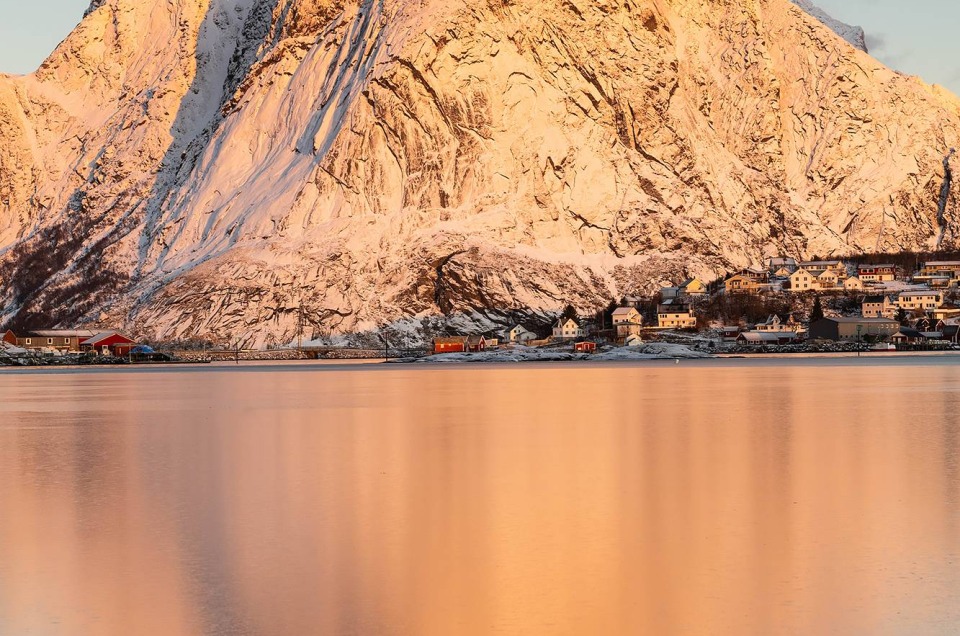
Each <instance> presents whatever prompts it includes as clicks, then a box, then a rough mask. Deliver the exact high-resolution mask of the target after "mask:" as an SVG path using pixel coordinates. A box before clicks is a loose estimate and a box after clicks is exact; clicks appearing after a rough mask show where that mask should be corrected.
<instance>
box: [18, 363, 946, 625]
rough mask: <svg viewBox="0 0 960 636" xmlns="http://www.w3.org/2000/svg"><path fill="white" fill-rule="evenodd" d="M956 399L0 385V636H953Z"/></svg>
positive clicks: (832, 370)
mask: <svg viewBox="0 0 960 636" xmlns="http://www.w3.org/2000/svg"><path fill="white" fill-rule="evenodd" d="M958 379H960V372H958V370H957V369H956V368H955V367H953V366H950V365H948V364H942V363H931V364H929V365H927V366H922V367H921V366H916V367H911V366H905V365H903V364H890V365H884V364H880V365H876V364H874V365H863V366H860V365H855V364H847V365H844V366H841V367H832V366H822V365H819V364H816V363H799V364H792V365H789V364H782V363H772V364H755V363H754V364H750V363H739V364H737V363H727V364H724V365H723V366H721V365H719V364H713V365H710V364H689V365H683V366H679V367H674V366H670V367H667V366H660V365H651V366H642V367H617V366H610V367H582V366H558V367H545V368H534V367H503V368H500V367H498V368H457V369H443V370H437V369H420V368H418V369H412V368H390V369H385V368H366V369H364V368H352V369H349V370H314V369H310V368H301V369H294V370H285V371H281V372H272V371H270V370H267V369H263V370H257V369H254V370H244V369H241V370H233V369H219V370H218V369H213V370H209V371H205V372H202V373H197V372H191V371H171V372H164V373H131V372H122V373H76V374H57V375H45V374H8V375H2V376H0V633H2V634H24V633H64V634H77V635H87V634H90V635H94V634H96V635H102V634H141V635H146V636H150V635H154V634H156V635H160V634H163V635H168V634H187V635H189V634H257V635H259V634H267V635H272V634H277V635H281V634H313V633H316V634H371V633H378V634H418V635H419V634H445V635H446V634H491V633H503V634H631V633H636V634H641V633H650V634H664V633H671V634H677V633H679V634H718V633H731V634H741V633H765V634H777V633H784V634H793V633H924V634H937V633H943V634H947V633H956V632H957V631H958V630H960V600H958V592H957V590H958V589H960V563H958V561H960V474H958V463H960V459H958V452H960V450H958V435H960V432H958V426H960V424H958V418H957V416H956V413H957V412H958V411H960V403H958V402H960V393H958V389H957V387H958V386H960V385H958Z"/></svg>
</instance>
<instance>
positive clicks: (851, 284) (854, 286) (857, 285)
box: [843, 276, 863, 291]
mask: <svg viewBox="0 0 960 636" xmlns="http://www.w3.org/2000/svg"><path fill="white" fill-rule="evenodd" d="M843 288H844V289H845V290H847V291H863V281H862V280H860V279H859V278H857V277H856V276H851V277H850V278H848V279H847V280H845V281H843Z"/></svg>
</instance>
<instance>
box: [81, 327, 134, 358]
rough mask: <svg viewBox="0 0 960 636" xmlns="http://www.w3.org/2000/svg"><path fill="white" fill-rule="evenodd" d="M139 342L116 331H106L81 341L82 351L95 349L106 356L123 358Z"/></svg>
mask: <svg viewBox="0 0 960 636" xmlns="http://www.w3.org/2000/svg"><path fill="white" fill-rule="evenodd" d="M136 346H137V342H136V341H135V340H132V339H130V338H128V337H126V336H124V335H123V334H119V333H117V332H116V331H104V332H103V333H99V334H97V335H95V336H93V337H92V338H87V339H86V340H81V341H80V350H81V351H95V352H97V353H99V354H102V355H105V356H116V357H118V358H122V357H124V356H128V355H130V350H131V349H133V348H134V347H136Z"/></svg>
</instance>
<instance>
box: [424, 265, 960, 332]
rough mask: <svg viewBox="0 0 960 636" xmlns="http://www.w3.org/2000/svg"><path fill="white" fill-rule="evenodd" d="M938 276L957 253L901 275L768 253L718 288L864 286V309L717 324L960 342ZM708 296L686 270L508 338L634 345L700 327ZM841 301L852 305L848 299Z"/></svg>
mask: <svg viewBox="0 0 960 636" xmlns="http://www.w3.org/2000/svg"><path fill="white" fill-rule="evenodd" d="M933 279H936V281H937V282H938V285H939V284H940V282H941V281H942V282H943V287H952V286H954V285H958V284H960V261H932V262H928V263H923V264H922V265H921V266H919V267H918V270H917V272H915V273H914V274H912V275H904V273H903V271H902V270H901V269H900V268H899V267H898V266H896V265H894V264H892V263H880V264H857V265H848V264H847V263H844V262H843V261H842V260H811V261H803V262H798V261H797V260H795V259H793V258H790V257H774V258H770V259H768V261H767V268H766V269H761V268H754V267H751V268H746V269H744V270H741V271H739V272H737V273H736V274H734V275H732V276H729V277H727V278H726V280H725V281H724V284H723V286H722V287H721V288H719V289H718V292H717V293H720V294H754V295H766V294H768V293H778V292H786V293H800V294H803V293H819V292H836V293H838V294H839V293H847V294H850V293H857V294H861V293H862V295H861V296H860V297H859V298H858V299H857V302H858V304H859V314H860V315H859V316H850V315H844V316H836V317H831V316H828V317H826V318H824V319H823V320H820V321H818V322H817V323H815V324H817V327H816V329H814V328H813V325H807V324H806V323H805V322H804V321H803V319H802V318H803V317H798V316H795V315H790V314H773V313H771V314H770V315H769V316H768V317H767V318H766V320H764V321H762V322H759V323H757V324H750V323H748V324H743V323H742V321H741V323H740V324H735V325H730V326H727V325H724V326H723V327H722V328H719V327H718V329H719V331H718V332H717V333H718V335H717V338H718V339H720V340H721V341H722V342H727V343H733V342H739V343H740V344H743V345H748V346H765V345H772V344H776V345H782V344H785V343H796V342H803V341H805V340H807V339H811V340H818V339H820V340H838V341H851V340H855V339H857V338H862V339H863V340H864V341H867V342H875V341H880V342H896V343H897V344H900V345H911V346H915V345H923V344H926V343H943V342H947V343H953V342H956V341H957V338H958V337H960V306H958V305H954V304H951V303H949V302H947V295H946V293H945V291H944V289H943V288H942V287H940V286H934V285H932V284H931V281H932V280H933ZM709 296H710V292H709V288H708V286H707V285H705V284H704V283H703V282H702V281H701V280H700V279H697V278H688V279H687V280H684V281H683V282H681V283H680V284H678V285H675V286H670V287H662V288H661V289H660V296H659V298H656V297H654V298H649V297H648V298H641V297H637V296H628V297H624V298H623V299H622V301H621V302H620V303H619V306H616V307H615V308H614V309H613V310H612V311H611V314H612V315H611V314H607V317H606V318H605V319H604V320H603V321H597V322H598V323H599V324H593V323H586V324H587V325H589V326H590V328H589V329H587V328H585V327H584V323H580V322H579V321H578V320H577V319H575V318H570V317H565V318H563V319H561V320H558V321H557V322H556V323H555V324H554V325H553V328H552V337H551V338H549V339H547V340H538V339H537V335H536V334H535V333H534V330H533V329H530V328H527V327H526V326H524V325H520V324H518V325H515V326H514V327H513V328H512V329H511V330H510V331H509V332H508V334H507V336H506V338H505V341H506V342H507V343H509V344H528V346H543V345H550V344H552V343H553V344H555V343H567V342H572V343H577V342H583V341H584V340H585V339H586V340H590V341H603V340H605V339H606V340H607V341H608V342H611V343H613V342H616V343H619V344H621V345H623V344H626V345H631V344H634V345H635V344H639V343H641V342H643V340H644V337H645V335H646V334H647V333H648V331H649V330H652V329H655V330H662V331H663V330H666V331H669V330H695V329H697V326H698V315H697V310H696V307H697V306H698V303H699V301H700V299H708V298H709ZM650 302H656V303H657V304H656V305H654V306H653V307H651V306H650V305H649V304H647V303H650ZM734 306H736V305H734ZM836 306H837V305H834V309H833V311H834V312H836V311H837V310H836ZM843 306H845V307H849V303H846V304H845V305H843ZM645 307H646V309H644V308H645ZM654 307H655V309H656V312H657V313H656V316H657V320H656V323H655V324H654V325H652V326H647V325H646V324H645V322H646V321H645V320H644V311H651V313H652V310H653V308H654ZM844 311H849V310H844ZM708 315H709V314H708ZM901 321H902V323H901ZM604 323H606V325H607V326H606V327H604ZM715 326H716V325H715ZM901 327H902V331H901V329H900V328H901ZM858 328H859V332H858ZM894 335H896V338H893V336H894ZM438 342H439V340H438ZM491 342H495V341H490V340H489V339H488V340H487V342H486V347H490V346H491V345H490V343H491ZM448 346H449V345H448ZM460 346H461V347H462V348H463V349H464V350H467V351H469V350H470V349H471V344H470V343H469V342H468V341H466V340H465V341H464V342H463V344H462V345H460ZM473 348H474V350H476V348H477V345H476V344H474V346H473ZM583 348H587V349H591V350H592V348H590V347H581V349H583Z"/></svg>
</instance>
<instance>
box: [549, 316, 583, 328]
mask: <svg viewBox="0 0 960 636" xmlns="http://www.w3.org/2000/svg"><path fill="white" fill-rule="evenodd" d="M571 322H572V323H573V324H575V325H576V326H577V327H578V328H579V327H580V323H578V322H577V321H576V320H574V319H573V318H561V319H559V320H558V321H557V323H556V324H555V325H554V327H563V326H565V325H566V324H567V323H571Z"/></svg>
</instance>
